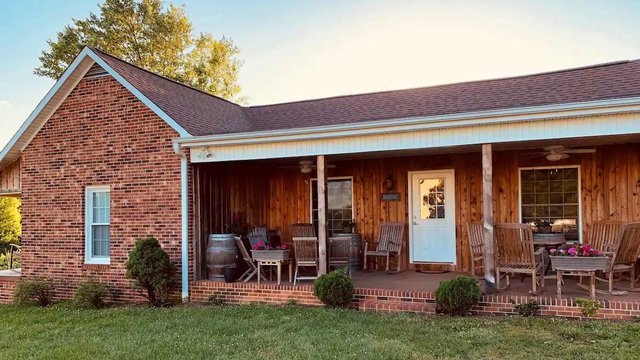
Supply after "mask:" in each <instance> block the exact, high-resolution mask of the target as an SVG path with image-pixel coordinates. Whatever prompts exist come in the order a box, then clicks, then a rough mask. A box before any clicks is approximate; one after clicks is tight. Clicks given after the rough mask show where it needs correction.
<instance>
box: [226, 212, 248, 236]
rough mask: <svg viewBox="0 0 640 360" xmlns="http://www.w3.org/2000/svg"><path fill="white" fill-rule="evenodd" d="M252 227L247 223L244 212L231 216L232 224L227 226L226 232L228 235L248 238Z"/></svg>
mask: <svg viewBox="0 0 640 360" xmlns="http://www.w3.org/2000/svg"><path fill="white" fill-rule="evenodd" d="M250 227H251V226H250V225H249V224H248V223H247V222H246V220H245V219H244V216H243V214H242V212H237V213H233V215H232V216H231V223H230V224H227V226H226V232H227V233H228V234H234V235H235V236H240V237H243V236H247V234H248V233H249V228H250Z"/></svg>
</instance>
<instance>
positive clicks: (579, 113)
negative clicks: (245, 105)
mask: <svg viewBox="0 0 640 360" xmlns="http://www.w3.org/2000/svg"><path fill="white" fill-rule="evenodd" d="M629 112H640V97H633V98H626V99H611V100H598V101H588V102H579V103H566V104H554V105H544V106H532V107H523V108H509V109H501V110H490V111H480V112H470V113H461V114H450V115H437V116H424V117H411V118H400V119H390V120H381V121H370V122H361V123H353V124H340V125H329V126H319V127H309V128H295V129H284V130H268V131H253V132H244V133H233V134H218V135H206V136H193V137H181V138H177V139H174V140H173V141H174V143H177V144H179V145H181V146H182V147H197V146H223V145H240V144H258V143H270V142H281V141H296V140H313V139H325V138H336V137H345V136H359V135H376V134H388V133H390V132H406V131H419V130H430V129H443V128H451V127H464V126H479V125H492V124H498V123H509V122H525V121H544V120H549V119H558V118H567V117H585V116H597V115H609V114H621V113H629Z"/></svg>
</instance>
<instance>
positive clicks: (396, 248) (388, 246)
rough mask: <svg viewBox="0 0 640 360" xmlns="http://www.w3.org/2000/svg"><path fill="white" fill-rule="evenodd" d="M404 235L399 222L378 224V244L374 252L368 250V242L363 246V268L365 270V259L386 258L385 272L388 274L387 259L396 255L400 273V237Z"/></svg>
mask: <svg viewBox="0 0 640 360" xmlns="http://www.w3.org/2000/svg"><path fill="white" fill-rule="evenodd" d="M403 234H404V224H403V223H400V222H388V223H383V224H380V227H379V228H378V242H377V243H374V244H375V245H376V249H375V250H369V242H365V244H364V266H363V270H366V269H367V257H368V256H375V257H386V258H387V265H386V268H385V269H386V270H385V271H386V272H389V258H390V257H391V255H396V257H397V263H398V270H397V271H398V272H400V263H401V257H400V256H401V253H402V235H403Z"/></svg>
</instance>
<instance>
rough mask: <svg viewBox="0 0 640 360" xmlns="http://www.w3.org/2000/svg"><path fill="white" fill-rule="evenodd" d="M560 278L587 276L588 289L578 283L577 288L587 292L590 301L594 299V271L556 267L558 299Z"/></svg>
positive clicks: (560, 285)
mask: <svg viewBox="0 0 640 360" xmlns="http://www.w3.org/2000/svg"><path fill="white" fill-rule="evenodd" d="M562 276H580V277H582V276H587V277H589V287H586V286H584V285H582V284H581V283H578V287H580V288H583V289H585V290H589V294H590V295H591V298H592V299H595V298H596V270H595V269H593V270H571V269H562V268H558V267H556V281H557V285H556V286H557V288H558V297H560V296H561V295H562Z"/></svg>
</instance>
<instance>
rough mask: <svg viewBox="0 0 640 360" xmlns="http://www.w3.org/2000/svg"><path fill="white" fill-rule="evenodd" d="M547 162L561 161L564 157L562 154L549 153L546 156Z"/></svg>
mask: <svg viewBox="0 0 640 360" xmlns="http://www.w3.org/2000/svg"><path fill="white" fill-rule="evenodd" d="M546 157H547V160H549V161H558V160H562V159H564V158H565V157H564V156H563V154H560V153H551V154H547V156H546Z"/></svg>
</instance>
